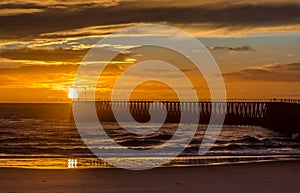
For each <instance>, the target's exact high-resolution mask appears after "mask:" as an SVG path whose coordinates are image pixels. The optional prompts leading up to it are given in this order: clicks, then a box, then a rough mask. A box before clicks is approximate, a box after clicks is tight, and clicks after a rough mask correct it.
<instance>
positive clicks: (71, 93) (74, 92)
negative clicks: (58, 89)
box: [68, 88, 78, 99]
mask: <svg viewBox="0 0 300 193" xmlns="http://www.w3.org/2000/svg"><path fill="white" fill-rule="evenodd" d="M68 98H69V99H77V98H78V93H77V90H76V89H75V88H69V94H68Z"/></svg>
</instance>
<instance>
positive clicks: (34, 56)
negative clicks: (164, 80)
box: [0, 48, 131, 63]
mask: <svg viewBox="0 0 300 193" xmlns="http://www.w3.org/2000/svg"><path fill="white" fill-rule="evenodd" d="M97 49H99V52H101V53H103V52H115V51H112V50H109V49H103V48H97ZM88 51H89V49H82V50H71V49H50V50H47V49H30V48H21V49H6V50H2V51H0V57H1V58H6V59H10V60H15V61H16V60H33V61H46V62H54V61H59V62H75V63H76V62H81V61H82V59H83V58H84V56H85V55H86V53H87V52H88ZM130 56H131V53H129V52H126V53H119V54H118V55H117V56H116V57H115V58H114V59H113V61H124V60H126V59H127V58H128V57H130Z"/></svg>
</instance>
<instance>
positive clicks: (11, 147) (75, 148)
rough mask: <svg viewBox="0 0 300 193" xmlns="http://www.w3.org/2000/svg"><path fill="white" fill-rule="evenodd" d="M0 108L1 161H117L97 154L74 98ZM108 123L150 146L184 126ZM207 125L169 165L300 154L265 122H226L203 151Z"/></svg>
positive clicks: (49, 164) (137, 144) (131, 143)
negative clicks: (82, 129) (152, 128)
mask: <svg viewBox="0 0 300 193" xmlns="http://www.w3.org/2000/svg"><path fill="white" fill-rule="evenodd" d="M0 109H1V110H0V167H35V168H74V167H79V168H86V167H112V166H111V165H109V164H107V163H106V162H105V161H103V160H102V159H99V158H97V157H96V156H95V155H94V154H93V153H92V152H91V151H90V150H89V148H88V147H87V146H86V145H85V144H84V142H83V140H82V139H81V137H80V135H79V133H78V131H77V129H76V126H75V124H74V122H73V121H72V119H70V113H71V104H52V103H51V104H50V103H48V104H4V103H3V104H0ZM102 124H103V127H104V128H105V130H106V132H107V134H108V135H109V136H110V137H111V138H112V139H114V140H115V141H116V142H117V143H118V144H119V145H122V146H125V147H127V148H130V149H149V148H155V147H157V146H159V145H162V144H164V143H165V142H167V141H168V140H169V139H170V138H171V137H172V136H173V134H174V132H175V131H176V129H177V126H178V125H177V124H174V123H169V124H164V125H163V127H162V128H161V129H159V130H158V131H157V132H155V133H153V134H150V135H147V136H144V137H141V136H137V135H134V134H130V133H128V132H124V130H123V129H122V128H120V126H119V125H118V124H116V123H112V122H106V123H102ZM206 127H207V125H198V130H197V132H196V134H195V135H194V139H193V140H192V142H191V143H190V145H189V146H188V147H187V148H186V149H185V150H184V151H183V152H182V153H181V154H180V155H179V156H178V157H177V158H175V159H173V160H172V161H171V162H170V163H168V164H166V165H165V166H194V165H211V164H227V163H241V162H257V161H276V160H292V159H298V158H299V155H300V143H299V142H298V141H296V140H293V139H290V138H288V137H286V136H285V135H284V134H282V133H278V132H275V131H273V130H270V129H267V128H263V127H260V126H237V125H226V126H223V129H222V131H221V133H220V135H219V137H218V139H217V141H216V143H215V144H214V145H213V147H212V148H211V149H210V150H209V151H208V152H207V153H206V154H205V155H202V156H200V155H198V149H199V145H200V143H201V139H202V138H203V134H204V133H205V130H206ZM134 129H141V128H134ZM142 129H147V128H142ZM104 144H105V143H104ZM100 148H108V149H109V148H111V149H112V150H113V149H114V148H118V147H111V146H107V147H105V145H104V146H103V147H100ZM112 159H113V158H112ZM131 159H141V160H142V159H151V160H152V161H153V162H155V160H159V159H165V158H164V154H162V155H161V156H157V155H156V156H155V157H151V155H150V156H148V157H147V158H141V157H139V158H131ZM120 161H124V160H120ZM128 164H130V159H128Z"/></svg>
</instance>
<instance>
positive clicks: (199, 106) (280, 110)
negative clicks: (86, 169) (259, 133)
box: [73, 99, 300, 137]
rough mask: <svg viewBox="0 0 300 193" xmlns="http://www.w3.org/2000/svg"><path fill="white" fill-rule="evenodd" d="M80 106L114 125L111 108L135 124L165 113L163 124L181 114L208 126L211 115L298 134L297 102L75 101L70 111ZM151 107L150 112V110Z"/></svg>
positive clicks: (299, 115)
mask: <svg viewBox="0 0 300 193" xmlns="http://www.w3.org/2000/svg"><path fill="white" fill-rule="evenodd" d="M80 103H95V107H96V111H97V115H98V118H99V120H100V121H109V122H114V121H116V120H115V116H114V113H113V110H112V106H114V107H115V110H117V111H119V112H123V111H124V112H126V109H128V105H129V109H130V113H131V115H132V117H133V118H134V119H135V120H136V121H138V122H148V121H149V120H150V118H151V116H150V113H149V110H151V113H155V114H159V113H162V114H163V111H162V109H165V110H166V112H167V114H166V119H165V122H166V123H178V122H179V121H180V115H181V113H182V112H185V114H189V115H191V116H193V115H195V114H197V113H200V117H199V124H208V123H209V121H210V116H211V114H212V113H214V114H216V115H220V117H221V115H225V120H224V125H259V126H263V127H265V128H270V129H273V130H276V131H280V132H283V133H286V134H288V135H289V136H293V137H294V136H297V137H298V136H299V133H300V100H294V99H291V100H290V99H272V100H245V99H241V100H236V99H235V100H226V102H225V101H222V100H220V101H217V102H211V101H208V100H203V101H185V102H178V101H161V103H153V101H150V100H149V101H141V100H132V101H130V102H125V101H107V100H99V101H96V102H87V101H75V102H73V107H74V108H76V105H78V104H80ZM150 107H151V109H150Z"/></svg>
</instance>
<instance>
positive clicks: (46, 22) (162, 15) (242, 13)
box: [0, 2, 300, 38]
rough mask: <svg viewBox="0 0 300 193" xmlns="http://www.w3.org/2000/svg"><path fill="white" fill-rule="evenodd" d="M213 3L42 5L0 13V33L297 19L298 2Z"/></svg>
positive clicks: (286, 22) (227, 24)
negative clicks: (20, 11) (37, 8)
mask: <svg viewBox="0 0 300 193" xmlns="http://www.w3.org/2000/svg"><path fill="white" fill-rule="evenodd" d="M6 6H8V5H6ZM10 6H11V5H10ZM27 6H28V5H27ZM32 7H34V6H32ZM216 7H218V6H216V5H213V6H211V7H210V6H209V5H198V6H185V7H179V6H174V7H155V6H151V7H147V6H146V5H145V4H144V3H143V2H140V3H139V2H121V3H120V4H119V5H117V6H112V7H93V6H92V5H89V6H85V7H83V8H81V9H71V8H70V9H68V10H64V11H62V10H61V9H46V10H45V11H44V12H39V13H32V14H24V15H12V16H1V17H0V26H1V36H2V38H20V37H27V38H30V37H35V36H38V35H39V34H41V33H48V32H55V31H63V30H71V29H77V28H83V27H89V26H95V25H111V24H125V23H133V22H168V23H175V24H189V23H206V24H209V25H210V26H211V27H212V28H217V27H226V28H231V29H234V28H236V29H240V28H253V27H267V26H269V27H270V26H271V27H272V26H282V25H283V26H286V25H298V24H299V22H300V14H299V13H300V4H297V3H273V4H271V3H270V4H240V5H231V6H230V5H229V6H220V8H216Z"/></svg>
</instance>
